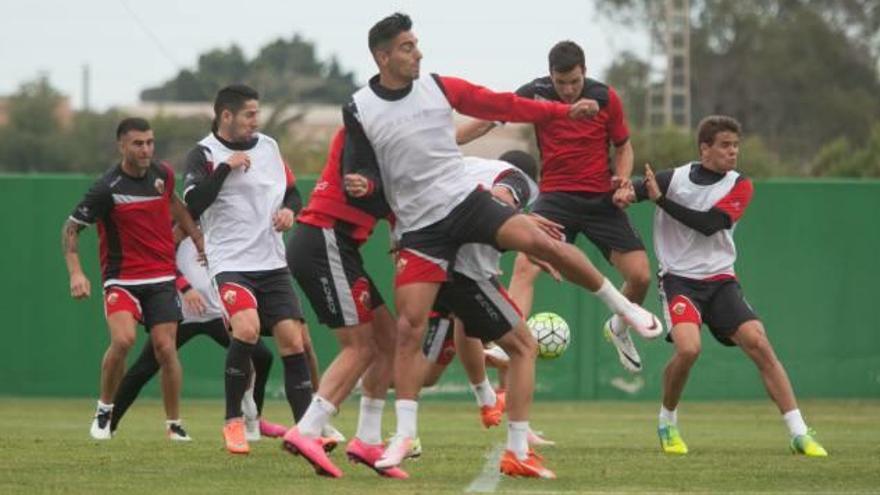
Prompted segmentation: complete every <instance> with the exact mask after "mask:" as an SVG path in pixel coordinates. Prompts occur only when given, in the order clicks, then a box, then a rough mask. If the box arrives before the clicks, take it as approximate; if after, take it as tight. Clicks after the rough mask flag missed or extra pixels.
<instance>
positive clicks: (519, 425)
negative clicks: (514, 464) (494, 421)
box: [507, 421, 529, 460]
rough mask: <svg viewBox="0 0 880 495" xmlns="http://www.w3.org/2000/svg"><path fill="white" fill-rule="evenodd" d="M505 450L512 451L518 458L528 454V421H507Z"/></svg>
mask: <svg viewBox="0 0 880 495" xmlns="http://www.w3.org/2000/svg"><path fill="white" fill-rule="evenodd" d="M507 450H509V451H511V452H513V455H515V456H516V458H517V459H519V460H524V459H526V458H527V457H528V456H529V422H528V421H508V422H507Z"/></svg>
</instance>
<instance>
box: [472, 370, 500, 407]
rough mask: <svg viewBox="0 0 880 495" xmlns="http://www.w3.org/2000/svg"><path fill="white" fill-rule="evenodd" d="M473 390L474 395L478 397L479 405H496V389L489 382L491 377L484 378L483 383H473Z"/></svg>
mask: <svg viewBox="0 0 880 495" xmlns="http://www.w3.org/2000/svg"><path fill="white" fill-rule="evenodd" d="M471 390H473V391H474V397H476V398H477V405H478V406H480V407H483V406H489V407H492V406H494V405H495V400H496V397H495V390H494V389H493V388H492V384H491V383H489V377H486V378H483V381H482V382H481V383H471Z"/></svg>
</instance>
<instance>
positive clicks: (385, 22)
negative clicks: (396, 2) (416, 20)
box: [368, 12, 413, 52]
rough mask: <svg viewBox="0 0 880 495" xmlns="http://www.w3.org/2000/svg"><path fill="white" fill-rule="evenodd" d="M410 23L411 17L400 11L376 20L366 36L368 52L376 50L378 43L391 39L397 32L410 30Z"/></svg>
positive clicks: (381, 43)
mask: <svg viewBox="0 0 880 495" xmlns="http://www.w3.org/2000/svg"><path fill="white" fill-rule="evenodd" d="M412 25H413V23H412V19H410V17H409V16H408V15H406V14H403V13H401V12H395V13H393V14H391V15H389V16H388V17H386V18H384V19H382V20H381V21H379V22H377V23H376V24H374V25H373V27H371V28H370V34H369V36H368V44H369V46H370V52H374V51H376V49H377V48H379V46H380V45H384V44H386V43H388V42H389V41H391V40H393V39H394V38H396V37H397V35H398V34H400V33H404V32H406V31H410V30H412Z"/></svg>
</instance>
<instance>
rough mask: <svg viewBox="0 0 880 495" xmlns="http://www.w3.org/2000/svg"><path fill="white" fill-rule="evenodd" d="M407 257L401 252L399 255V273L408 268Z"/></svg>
mask: <svg viewBox="0 0 880 495" xmlns="http://www.w3.org/2000/svg"><path fill="white" fill-rule="evenodd" d="M406 263H407V259H406V258H404V257H403V256H402V255H401V253H398V255H397V273H402V272H403V271H404V270H405V269H406Z"/></svg>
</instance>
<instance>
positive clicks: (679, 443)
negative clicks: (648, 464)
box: [657, 425, 688, 455]
mask: <svg viewBox="0 0 880 495" xmlns="http://www.w3.org/2000/svg"><path fill="white" fill-rule="evenodd" d="M657 435H658V436H659V437H660V448H661V449H663V452H665V453H667V454H679V455H684V454H687V453H688V447H687V445H685V443H684V440H682V439H681V433H679V432H678V428H677V427H676V426H675V425H661V426H660V427H659V428H657Z"/></svg>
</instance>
